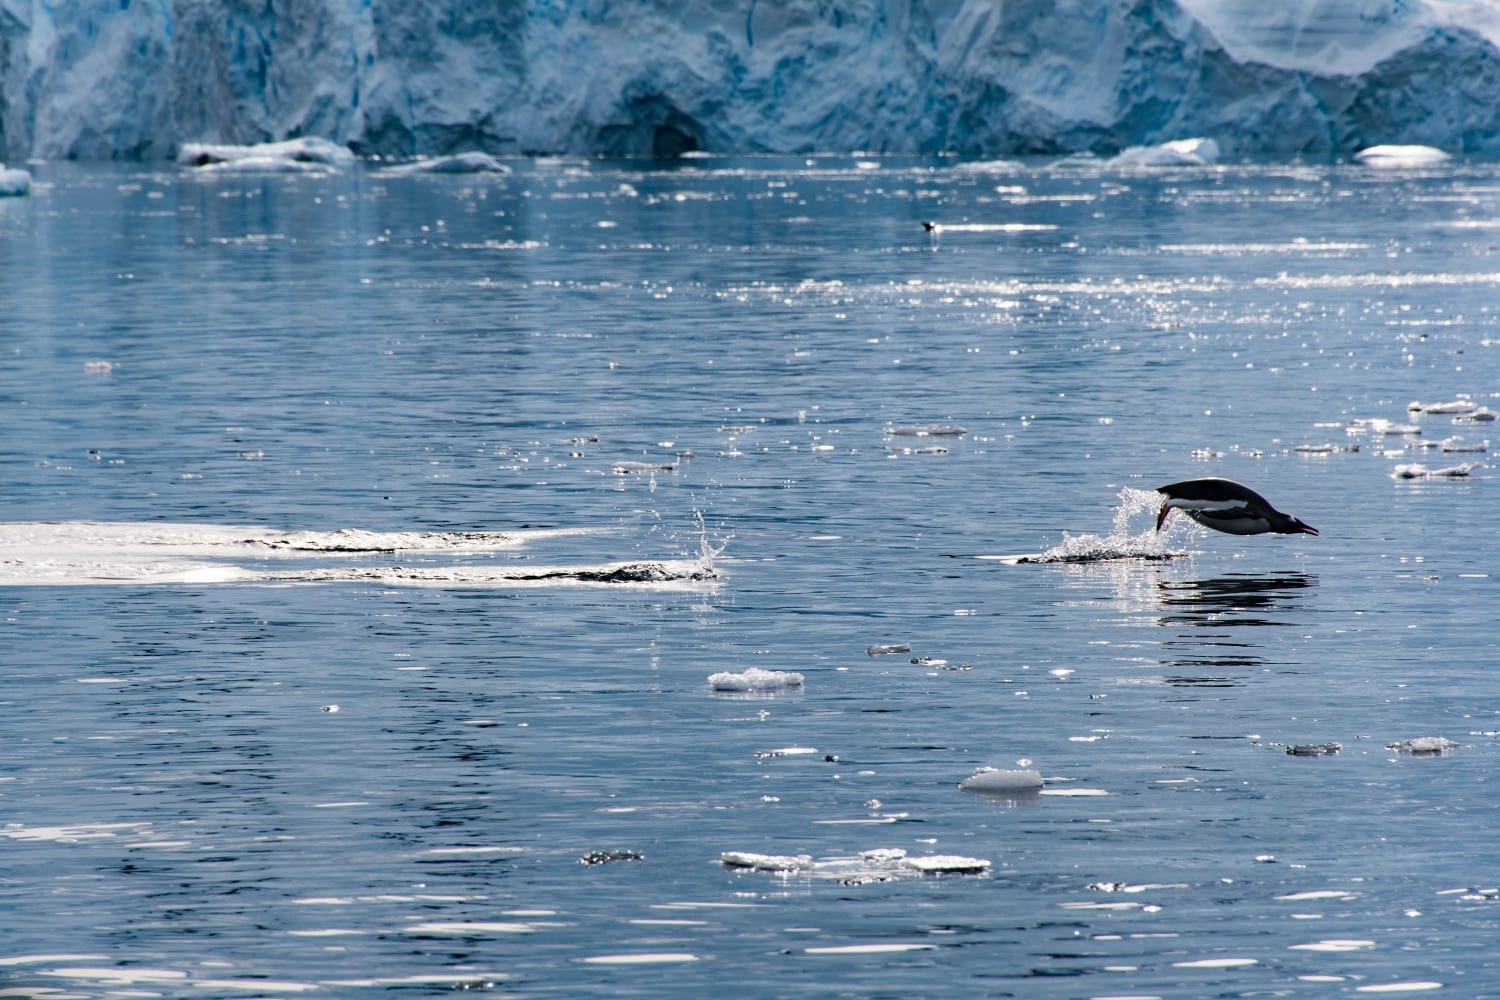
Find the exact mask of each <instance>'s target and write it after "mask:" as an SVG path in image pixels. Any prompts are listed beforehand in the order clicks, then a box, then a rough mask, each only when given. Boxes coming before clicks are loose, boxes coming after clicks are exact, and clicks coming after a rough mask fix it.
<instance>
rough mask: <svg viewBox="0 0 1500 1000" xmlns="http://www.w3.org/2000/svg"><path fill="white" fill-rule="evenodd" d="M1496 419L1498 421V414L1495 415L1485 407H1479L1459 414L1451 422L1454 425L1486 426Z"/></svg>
mask: <svg viewBox="0 0 1500 1000" xmlns="http://www.w3.org/2000/svg"><path fill="white" fill-rule="evenodd" d="M1496 419H1500V413H1496V412H1495V411H1494V410H1492V409H1490V408H1489V407H1487V406H1481V407H1480V408H1479V409H1477V410H1470V411H1469V412H1468V413H1460V414H1459V415H1458V416H1456V417H1454V418H1453V422H1454V423H1455V424H1488V423H1493V422H1494V421H1495V420H1496Z"/></svg>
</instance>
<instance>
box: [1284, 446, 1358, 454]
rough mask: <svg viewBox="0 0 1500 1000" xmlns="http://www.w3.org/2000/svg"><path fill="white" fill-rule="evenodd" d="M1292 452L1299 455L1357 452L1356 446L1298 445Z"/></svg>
mask: <svg viewBox="0 0 1500 1000" xmlns="http://www.w3.org/2000/svg"><path fill="white" fill-rule="evenodd" d="M1292 451H1294V452H1296V453H1297V454H1299V455H1338V454H1342V453H1343V452H1346V451H1347V452H1356V451H1359V445H1358V444H1299V445H1297V447H1295V448H1293V449H1292Z"/></svg>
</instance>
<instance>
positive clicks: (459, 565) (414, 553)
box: [0, 521, 716, 588]
mask: <svg viewBox="0 0 1500 1000" xmlns="http://www.w3.org/2000/svg"><path fill="white" fill-rule="evenodd" d="M582 533H586V532H585V530H584V529H572V530H570V529H556V530H530V531H507V532H482V531H436V532H433V531H397V532H372V531H363V530H357V529H343V530H337V531H279V530H274V529H270V528H263V527H242V526H234V525H215V524H165V523H132V522H92V521H59V522H38V521H30V522H11V523H0V586H22V585H49V584H50V585H62V586H78V585H87V584H134V585H137V586H141V585H146V586H156V585H171V584H198V585H203V584H274V585H278V586H288V585H295V584H326V583H361V582H368V583H379V584H382V585H385V586H411V587H422V586H426V587H517V586H530V587H536V586H556V585H579V584H588V585H593V584H600V585H631V584H634V585H643V586H650V587H666V588H672V587H691V586H701V585H703V584H705V583H706V582H709V581H713V580H714V579H715V577H716V574H715V571H714V568H713V554H712V553H711V552H709V551H708V550H707V549H705V552H704V554H703V555H701V556H699V557H698V558H677V559H652V560H640V561H626V562H620V561H600V562H588V563H582V564H574V563H566V564H546V563H540V562H534V561H530V560H527V561H517V562H507V561H504V560H496V559H493V558H486V557H487V556H492V555H493V554H495V553H500V552H504V551H506V550H512V549H519V548H521V547H523V546H527V545H531V544H534V543H537V542H540V541H543V540H545V539H547V538H548V537H552V536H557V535H561V534H582ZM397 558H399V559H400V561H399V562H398V561H396V560H397Z"/></svg>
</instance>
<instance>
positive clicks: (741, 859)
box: [719, 851, 812, 872]
mask: <svg viewBox="0 0 1500 1000" xmlns="http://www.w3.org/2000/svg"><path fill="white" fill-rule="evenodd" d="M719 861H720V863H722V864H723V865H724V867H725V868H749V869H752V870H754V871H759V872H795V871H801V870H803V869H805V868H808V867H810V866H811V865H812V855H810V854H755V853H754V852H751V851H724V852H723V853H721V854H720V855H719Z"/></svg>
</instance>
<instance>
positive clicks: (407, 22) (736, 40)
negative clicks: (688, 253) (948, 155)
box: [0, 0, 1500, 169]
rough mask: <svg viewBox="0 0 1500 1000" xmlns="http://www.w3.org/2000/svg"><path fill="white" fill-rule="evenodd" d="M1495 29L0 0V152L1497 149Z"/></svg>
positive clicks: (1448, 7)
mask: <svg viewBox="0 0 1500 1000" xmlns="http://www.w3.org/2000/svg"><path fill="white" fill-rule="evenodd" d="M1496 39H1500V2H1497V0H1303V2H1298V3H1295V4H1293V3H1282V4H1276V3H1264V2H1262V0H1006V2H1004V3H998V2H995V0H776V2H771V0H647V2H645V3H632V4H621V3H617V2H610V0H517V2H515V3H512V4H505V5H491V4H472V3H467V2H464V0H373V2H372V0H322V2H313V3H303V4H292V5H273V4H255V5H241V4H220V3H190V2H187V0H125V2H121V0H48V2H46V3H40V2H33V0H0V158H3V159H9V160H11V161H19V160H23V159H25V158H27V157H40V158H61V157H75V158H85V159H88V158H148V159H149V158H168V157H173V156H175V155H177V153H178V151H179V149H180V148H181V147H182V146H183V145H184V144H186V143H208V144H235V145H250V144H255V143H261V142H267V141H278V140H284V139H288V138H296V137H303V136H318V137H322V138H326V139H329V140H331V141H333V142H334V143H337V144H338V145H339V146H342V147H348V148H352V149H353V150H354V151H355V152H356V153H360V154H364V155H373V154H379V155H382V156H394V157H401V158H407V157H413V156H419V155H420V156H443V155H449V154H454V153H461V152H471V151H472V152H487V153H491V154H515V153H521V154H524V153H542V152H570V153H603V154H620V155H646V156H651V155H666V156H670V155H676V154H679V153H682V152H684V151H690V150H695V149H701V150H709V151H714V152H724V153H746V152H804V151H815V150H816V151H848V150H864V151H870V152H881V151H886V152H897V151H900V152H936V151H951V152H957V153H963V154H968V155H1004V154H1013V153H1066V152H1073V151H1082V150H1089V151H1093V152H1096V153H1108V154H1114V153H1117V152H1119V151H1120V150H1123V149H1125V148H1127V147H1132V146H1158V145H1160V144H1161V143H1164V142H1168V141H1171V140H1176V139H1182V138H1184V137H1188V136H1199V137H1204V138H1206V139H1211V140H1213V141H1215V142H1217V143H1218V145H1219V146H1220V147H1221V149H1222V150H1223V152H1224V153H1225V154H1226V155H1240V154H1247V153H1273V154H1274V153H1280V154H1290V153H1312V154H1329V153H1334V152H1352V151H1353V150H1355V149H1359V148H1362V147H1366V146H1373V145H1378V144H1387V145H1429V146H1435V147H1439V148H1442V149H1444V150H1446V151H1448V152H1451V153H1463V152H1474V151H1485V152H1500V50H1497V48H1496V43H1495V40H1496ZM226 162H228V161H226ZM226 169H235V168H234V167H229V168H226Z"/></svg>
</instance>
